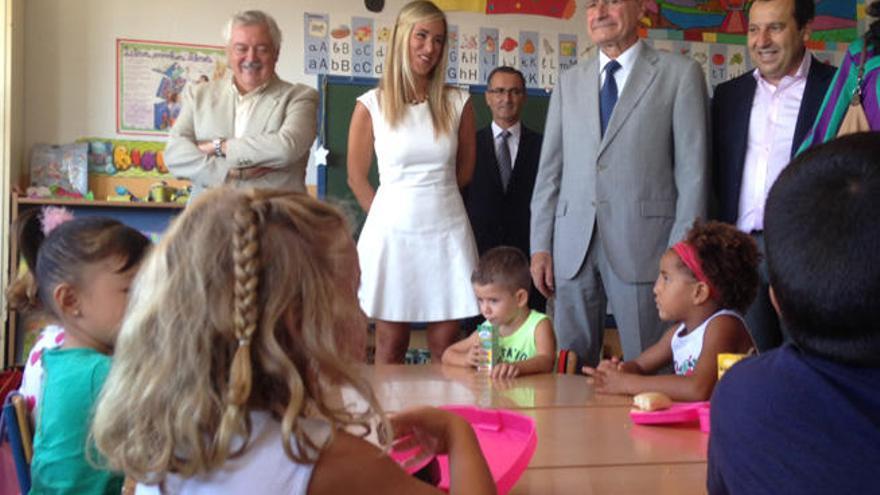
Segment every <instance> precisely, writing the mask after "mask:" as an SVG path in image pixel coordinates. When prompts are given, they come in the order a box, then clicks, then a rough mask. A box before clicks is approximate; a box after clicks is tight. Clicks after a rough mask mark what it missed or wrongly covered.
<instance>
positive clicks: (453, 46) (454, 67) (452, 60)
mask: <svg viewBox="0 0 880 495" xmlns="http://www.w3.org/2000/svg"><path fill="white" fill-rule="evenodd" d="M446 32H447V36H448V37H449V39H448V42H447V43H446V46H447V48H446V80H447V81H448V82H449V83H450V84H458V60H459V56H458V26H456V25H450V26H449V27H448V28H446Z"/></svg>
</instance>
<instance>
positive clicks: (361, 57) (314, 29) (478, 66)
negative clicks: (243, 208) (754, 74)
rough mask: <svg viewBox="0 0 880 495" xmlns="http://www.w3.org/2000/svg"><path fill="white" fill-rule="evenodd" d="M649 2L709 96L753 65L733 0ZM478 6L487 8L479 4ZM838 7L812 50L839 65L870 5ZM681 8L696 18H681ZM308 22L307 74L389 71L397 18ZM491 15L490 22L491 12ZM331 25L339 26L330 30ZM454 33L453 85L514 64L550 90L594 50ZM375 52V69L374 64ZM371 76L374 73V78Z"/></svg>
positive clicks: (580, 41)
mask: <svg viewBox="0 0 880 495" xmlns="http://www.w3.org/2000/svg"><path fill="white" fill-rule="evenodd" d="M449 3H450V7H451V5H452V4H455V5H458V6H465V5H471V3H468V2H467V1H461V2H460V1H457V0H453V1H451V2H449ZM647 3H648V5H649V9H648V15H647V16H646V17H645V18H643V19H642V26H643V29H641V31H640V35H641V36H642V38H643V39H644V41H645V42H646V43H648V44H650V45H652V46H654V47H655V48H656V49H658V50H664V51H668V52H671V53H678V54H680V55H684V56H686V57H690V58H692V59H694V60H696V61H697V63H699V64H700V67H701V68H702V70H703V73H704V75H705V78H706V84H707V85H708V87H709V91H710V93H711V92H712V90H713V89H714V87H715V86H717V85H718V84H720V83H722V82H724V81H727V80H729V79H732V78H734V77H737V76H739V75H742V74H744V73H746V72H748V71H749V70H751V69H752V64H751V60H750V59H749V55H748V50H747V48H746V46H745V34H736V33H733V32H732V31H733V30H738V29H740V25H741V24H742V19H740V18H739V17H740V16H739V14H738V12H739V11H738V10H737V8H738V7H737V6H736V2H735V1H734V0H729V1H727V0H725V1H720V2H719V0H714V1H711V2H710V1H703V2H700V1H699V0H687V1H685V0H667V1H648V2H647ZM472 4H473V5H483V3H481V2H479V1H478V2H472ZM685 4H688V5H690V4H694V5H696V4H699V5H700V7H699V8H698V10H700V12H699V13H694V12H692V10H693V5H690V6H688V5H685ZM722 4H726V5H727V7H724V8H725V9H728V10H725V11H724V12H723V13H722V12H721V11H720V10H719V9H720V8H721V7H719V5H722ZM832 4H835V2H820V3H819V4H817V6H816V9H817V18H816V26H815V32H814V35H813V39H812V40H811V41H810V42H809V48H810V50H811V51H812V52H813V53H814V54H815V55H816V56H817V57H818V58H819V59H820V60H822V61H825V62H828V63H831V64H834V65H839V64H840V62H841V60H842V59H843V54H844V50H845V49H846V47H847V42H848V41H850V40H851V39H852V38H853V37H854V36H855V33H856V27H855V26H857V25H858V23H860V22H863V18H864V17H865V13H864V2H863V0H843V1H841V2H840V3H837V4H835V5H832ZM494 5H496V6H497V5H500V3H498V2H496V3H494ZM652 9H653V10H652ZM520 13H522V14H526V13H527V12H520ZM682 13H690V14H693V15H690V16H685V15H679V14H682ZM304 19H305V23H306V29H305V31H306V42H305V44H304V52H305V60H306V73H307V74H330V75H343V76H345V75H350V76H356V77H374V78H378V77H380V76H381V75H382V66H383V64H384V62H385V55H386V53H387V50H388V43H389V42H390V39H391V33H392V29H393V25H394V21H393V19H387V18H385V19H383V18H375V19H372V18H369V17H350V16H339V18H338V19H337V18H336V16H334V18H333V19H331V18H330V16H329V15H328V14H319V13H306V14H305V15H304ZM487 19H489V20H491V16H490V17H487ZM670 19H675V21H674V22H673V21H671V20H670ZM725 19H727V21H726V23H725ZM331 21H332V22H331ZM330 26H334V27H333V28H332V29H331V28H330ZM371 36H372V37H371ZM448 37H449V43H448V45H449V46H448V52H447V70H446V82H447V83H450V84H459V85H485V84H486V78H487V76H488V75H489V72H491V71H492V69H494V68H495V67H497V66H499V65H507V66H510V67H514V68H517V69H519V70H520V71H522V72H523V75H524V76H525V79H526V87H527V88H529V89H543V90H546V91H550V90H552V89H553V87H554V86H555V85H556V81H557V80H558V78H559V73H560V72H562V71H564V70H567V69H569V68H571V67H573V66H574V65H576V64H577V63H578V62H579V61H580V60H582V59H585V58H587V57H589V56H591V55H593V54H594V53H595V47H594V46H593V44H592V42H591V41H590V39H589V37H588V36H587V34H586V33H578V34H571V33H559V32H552V31H551V32H547V31H543V32H542V31H531V30H517V29H513V28H509V27H504V26H499V27H495V26H491V25H479V24H458V25H450V26H449V30H448ZM370 52H371V53H372V71H370V70H369V68H367V65H369V60H370V55H369V53H370ZM355 66H357V67H355ZM370 73H372V76H369V75H368V74H370Z"/></svg>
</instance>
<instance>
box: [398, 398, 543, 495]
mask: <svg viewBox="0 0 880 495" xmlns="http://www.w3.org/2000/svg"><path fill="white" fill-rule="evenodd" d="M442 409H446V410H447V411H452V412H454V413H455V414H458V415H459V416H461V417H463V418H464V419H466V420H467V421H468V422H469V423H470V424H471V426H473V428H474V433H476V435H477V441H479V442H480V449H481V450H482V451H483V455H484V456H485V457H486V461H487V462H488V464H489V470H490V471H491V472H492V478H494V479H495V485H496V486H497V487H498V493H499V494H505V493H507V492H508V491H510V489H511V488H513V485H514V484H515V483H516V482H517V480H519V478H520V476H522V473H523V471H525V470H526V467H528V465H529V461H530V460H531V459H532V455H533V454H534V453H535V447H537V445H538V436H537V434H536V432H535V420H534V419H532V418H530V417H528V416H524V415H522V414H519V413H515V412H512V411H506V410H499V409H480V408H478V407H473V406H444V407H443V408H442ZM410 455H411V453H410ZM391 457H392V458H393V459H394V460H396V461H397V462H399V463H402V462H403V461H405V460H406V459H407V458H408V457H409V455H407V453H406V452H404V453H397V452H392V453H391ZM428 462H430V460H427V461H425V462H424V463H421V464H420V465H416V466H411V467H409V468H408V469H407V471H409V472H410V473H414V472H416V471H418V470H419V469H421V468H422V467H424V466H425V465H427V463H428ZM437 462H438V463H439V464H440V484H438V485H437V486H438V488H440V489H441V490H444V491H448V490H449V459H448V458H447V457H446V456H445V455H440V456H437Z"/></svg>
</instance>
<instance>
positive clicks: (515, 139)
mask: <svg viewBox="0 0 880 495" xmlns="http://www.w3.org/2000/svg"><path fill="white" fill-rule="evenodd" d="M507 130H508V131H510V137H508V138H507V149H508V150H509V151H510V169H511V170H513V167H514V166H516V153H517V152H518V151H519V136H520V134H522V123H520V122H517V123H516V124H513V125H512V126H510V127H508V128H507ZM502 132H504V129H502V128H501V126H500V125H498V124H496V123H495V121H494V120H493V121H492V136H494V137H495V156H496V157H497V156H498V153H499V151H498V150H499V149H500V147H501V133H502Z"/></svg>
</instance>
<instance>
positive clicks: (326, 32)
mask: <svg viewBox="0 0 880 495" xmlns="http://www.w3.org/2000/svg"><path fill="white" fill-rule="evenodd" d="M328 23H329V16H327V15H326V14H324V15H322V14H306V15H305V29H303V37H304V40H303V52H304V53H303V59H304V60H305V73H306V74H329V72H330V46H329V43H330V42H329V36H330V29H329V27H328V26H327V25H328Z"/></svg>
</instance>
